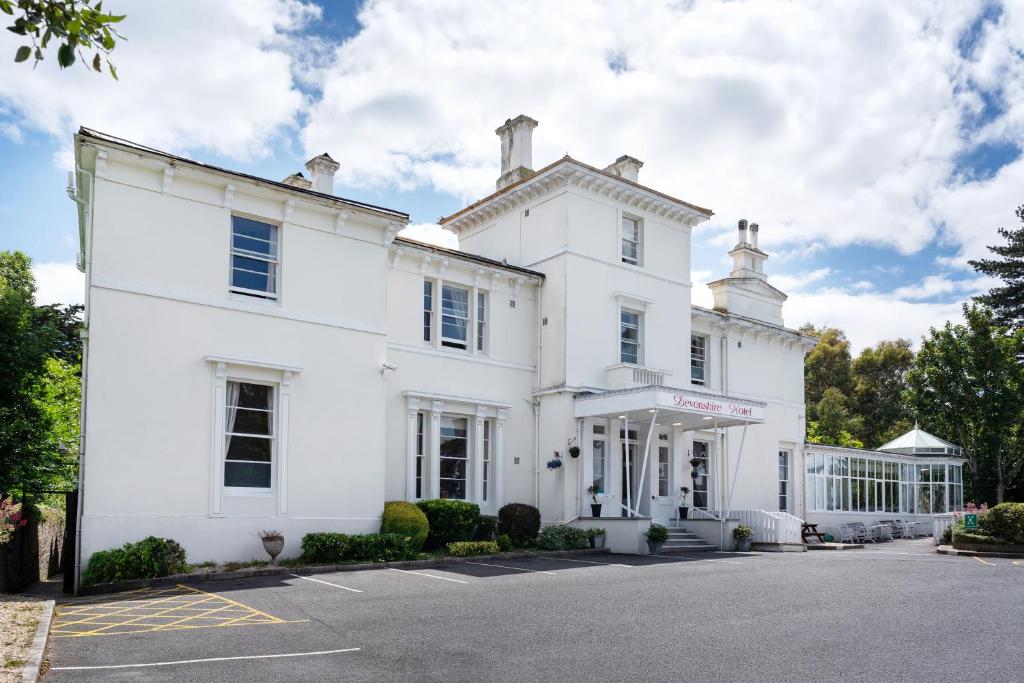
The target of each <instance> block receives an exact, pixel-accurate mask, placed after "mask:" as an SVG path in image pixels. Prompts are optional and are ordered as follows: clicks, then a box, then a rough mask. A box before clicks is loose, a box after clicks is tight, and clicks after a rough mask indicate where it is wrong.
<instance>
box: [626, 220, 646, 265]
mask: <svg viewBox="0 0 1024 683" xmlns="http://www.w3.org/2000/svg"><path fill="white" fill-rule="evenodd" d="M642 233H643V226H642V223H641V222H640V219H639V218H633V217H631V216H623V217H622V262H623V263H628V264H630V265H631V266H639V265H641V262H642V261H643V245H642V242H641V239H642Z"/></svg>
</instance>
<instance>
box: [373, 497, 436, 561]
mask: <svg viewBox="0 0 1024 683" xmlns="http://www.w3.org/2000/svg"><path fill="white" fill-rule="evenodd" d="M380 532H381V533H382V534H399V535H401V536H408V537H410V538H411V539H412V543H413V545H414V546H415V548H416V550H417V551H419V550H420V549H421V548H423V543H424V542H426V540H427V534H428V533H429V532H430V524H429V523H428V522H427V516H426V515H425V514H423V510H420V509H419V508H418V507H416V504H415V503H408V502H406V501H404V500H392V501H388V502H387V503H384V515H383V517H382V518H381V521H380Z"/></svg>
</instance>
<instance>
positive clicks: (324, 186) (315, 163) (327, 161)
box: [306, 152, 341, 194]
mask: <svg viewBox="0 0 1024 683" xmlns="http://www.w3.org/2000/svg"><path fill="white" fill-rule="evenodd" d="M339 168H341V164H339V163H338V162H337V161H335V160H334V159H332V158H331V155H330V154H328V153H327V152H324V153H323V154H321V155H320V156H318V157H313V158H312V159H310V160H309V161H307V162H306V170H307V171H309V177H310V180H311V181H312V183H313V187H312V189H313V190H314V191H315V192H320V193H321V194H333V193H334V174H335V173H337V172H338V169H339Z"/></svg>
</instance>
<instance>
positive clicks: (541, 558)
mask: <svg viewBox="0 0 1024 683" xmlns="http://www.w3.org/2000/svg"><path fill="white" fill-rule="evenodd" d="M537 559H539V560H558V561H559V562H581V563H583V564H601V565H604V566H605V567H626V568H627V569H632V568H633V565H631V564H617V563H615V562H594V561H593V560H570V559H569V558H568V557H547V556H545V555H538V556H537Z"/></svg>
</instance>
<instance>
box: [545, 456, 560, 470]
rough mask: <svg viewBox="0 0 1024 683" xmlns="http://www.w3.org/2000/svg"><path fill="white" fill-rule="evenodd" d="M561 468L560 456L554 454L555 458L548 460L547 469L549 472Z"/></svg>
mask: <svg viewBox="0 0 1024 683" xmlns="http://www.w3.org/2000/svg"><path fill="white" fill-rule="evenodd" d="M561 466H562V456H561V455H559V454H558V453H555V457H553V458H551V459H550V460H548V469H549V470H557V469H558V468H559V467H561Z"/></svg>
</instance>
